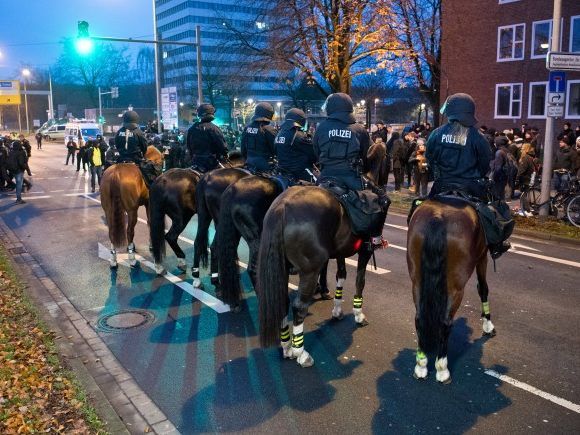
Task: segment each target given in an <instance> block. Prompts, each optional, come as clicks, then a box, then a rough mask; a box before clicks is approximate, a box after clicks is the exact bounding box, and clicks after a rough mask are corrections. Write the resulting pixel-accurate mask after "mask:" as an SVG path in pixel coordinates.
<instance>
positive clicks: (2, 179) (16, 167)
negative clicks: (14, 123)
mask: <svg viewBox="0 0 580 435" xmlns="http://www.w3.org/2000/svg"><path fill="white" fill-rule="evenodd" d="M31 156H32V147H31V145H30V142H29V141H28V139H26V138H25V137H24V135H23V134H20V135H18V136H17V137H13V136H11V135H6V136H3V137H0V190H15V191H16V204H25V201H24V200H23V199H22V192H23V190H30V188H31V187H32V183H31V182H30V180H27V179H26V178H24V174H25V173H26V174H28V176H29V177H32V172H31V171H30V166H28V161H29V159H30V157H31Z"/></svg>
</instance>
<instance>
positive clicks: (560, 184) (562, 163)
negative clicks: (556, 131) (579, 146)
mask: <svg viewBox="0 0 580 435" xmlns="http://www.w3.org/2000/svg"><path fill="white" fill-rule="evenodd" d="M559 146H560V148H559V149H558V151H557V152H556V156H555V157H554V177H553V178H552V189H554V190H556V191H562V190H566V189H568V186H569V182H570V173H569V172H574V170H575V169H576V159H577V158H578V154H577V153H576V150H575V149H572V147H571V146H570V145H569V144H568V138H567V137H566V136H563V137H562V138H561V139H560V141H559Z"/></svg>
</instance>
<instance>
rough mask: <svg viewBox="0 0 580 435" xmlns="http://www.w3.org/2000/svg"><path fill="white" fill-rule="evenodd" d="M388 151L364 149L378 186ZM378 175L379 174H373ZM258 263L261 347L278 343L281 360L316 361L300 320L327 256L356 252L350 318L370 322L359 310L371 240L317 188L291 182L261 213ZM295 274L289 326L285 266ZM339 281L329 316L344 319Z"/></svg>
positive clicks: (362, 323)
mask: <svg viewBox="0 0 580 435" xmlns="http://www.w3.org/2000/svg"><path fill="white" fill-rule="evenodd" d="M385 160H386V149H385V146H384V144H375V145H373V146H372V147H371V149H370V150H369V153H368V161H369V163H370V165H371V167H372V170H371V171H369V173H367V176H368V177H369V178H370V179H371V181H373V182H374V183H375V184H377V185H379V186H382V185H383V184H384V183H385V182H386V180H385V179H384V174H385V173H386V171H385V168H386V164H385ZM377 176H378V177H377ZM263 228H264V229H263V232H262V237H261V240H260V249H259V254H258V267H257V271H258V274H257V286H256V294H257V296H258V305H259V317H260V343H261V345H262V346H263V347H267V346H273V345H276V344H277V343H279V342H281V345H282V351H283V352H282V354H283V357H284V358H292V359H296V361H297V362H298V364H299V365H300V366H302V367H310V366H312V365H313V364H314V359H313V358H312V356H311V355H310V354H309V353H308V352H307V351H306V350H305V349H304V335H303V334H304V320H305V318H306V316H307V314H308V306H309V304H310V302H311V300H312V296H313V293H314V291H315V288H316V284H317V280H318V276H319V274H320V271H321V269H322V267H323V266H324V264H325V263H326V262H327V261H328V259H330V258H340V257H342V258H346V257H350V256H352V255H354V254H355V253H358V263H357V275H356V294H355V296H354V299H353V312H354V319H355V322H356V324H357V325H358V326H365V325H367V324H368V321H367V318H366V316H365V315H364V313H363V311H362V305H363V295H362V294H363V289H364V285H365V273H366V267H367V264H368V262H369V260H370V258H371V256H372V254H373V248H372V246H371V245H370V243H369V241H368V240H367V241H364V240H363V239H362V238H361V237H360V236H357V235H355V234H353V232H352V226H351V222H350V218H349V217H348V215H347V213H346V211H345V209H344V208H343V206H342V205H341V204H340V202H339V201H338V199H337V198H336V197H335V196H334V195H333V194H332V193H330V192H329V191H328V190H326V189H324V188H322V187H318V186H303V187H302V186H294V187H291V188H289V189H288V190H286V191H284V193H282V194H281V195H279V196H278V197H277V198H276V199H275V200H274V202H273V203H272V205H271V206H270V209H269V210H268V212H267V213H266V216H265V217H264V224H263ZM289 265H290V266H292V267H293V268H294V269H295V270H296V271H297V272H298V276H299V284H298V294H297V296H296V298H295V299H294V302H293V304H292V313H293V328H292V334H293V336H292V337H291V334H290V328H289V323H288V310H289V307H290V299H289V296H288V266H289ZM343 283H344V280H343V279H338V280H337V290H336V292H335V297H334V307H333V309H332V317H333V318H335V319H341V318H342V316H343V315H342V302H343V301H342V285H343Z"/></svg>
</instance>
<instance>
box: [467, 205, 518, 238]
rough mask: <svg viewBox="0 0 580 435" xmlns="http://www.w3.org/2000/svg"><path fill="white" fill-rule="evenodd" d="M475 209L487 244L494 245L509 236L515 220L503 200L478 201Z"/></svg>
mask: <svg viewBox="0 0 580 435" xmlns="http://www.w3.org/2000/svg"><path fill="white" fill-rule="evenodd" d="M475 209H476V211H477V214H478V216H479V221H480V222H481V225H482V227H483V232H484V234H485V239H486V241H487V244H488V245H496V244H498V243H501V242H503V241H504V240H507V239H508V237H509V236H511V234H512V232H513V230H514V225H515V221H514V220H513V219H512V217H511V213H510V209H509V207H508V205H507V204H506V203H505V201H492V202H490V203H485V202H480V203H478V204H477V205H476V207H475Z"/></svg>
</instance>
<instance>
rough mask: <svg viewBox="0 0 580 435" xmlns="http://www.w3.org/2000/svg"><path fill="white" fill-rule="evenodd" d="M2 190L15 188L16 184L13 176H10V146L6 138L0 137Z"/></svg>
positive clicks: (0, 180)
mask: <svg viewBox="0 0 580 435" xmlns="http://www.w3.org/2000/svg"><path fill="white" fill-rule="evenodd" d="M0 139H1V140H0V190H5V189H14V187H15V186H16V185H15V184H14V183H13V182H12V178H11V177H10V176H8V152H9V148H8V147H7V144H8V143H9V142H6V141H5V140H4V138H0Z"/></svg>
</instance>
